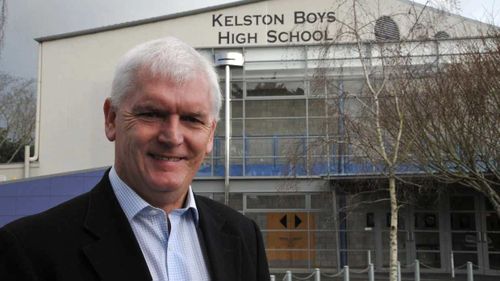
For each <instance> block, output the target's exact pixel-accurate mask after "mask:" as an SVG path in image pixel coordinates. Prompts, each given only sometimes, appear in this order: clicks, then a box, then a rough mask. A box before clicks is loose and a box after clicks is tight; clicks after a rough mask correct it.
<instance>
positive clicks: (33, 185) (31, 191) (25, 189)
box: [15, 178, 51, 197]
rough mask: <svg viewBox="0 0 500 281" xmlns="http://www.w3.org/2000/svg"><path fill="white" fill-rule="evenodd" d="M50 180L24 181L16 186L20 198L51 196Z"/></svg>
mask: <svg viewBox="0 0 500 281" xmlns="http://www.w3.org/2000/svg"><path fill="white" fill-rule="evenodd" d="M50 182H51V180H50V178H43V179H38V180H33V181H23V182H19V183H18V184H17V185H16V187H15V188H16V190H17V195H18V196H21V197H22V196H31V197H33V196H49V195H50V188H49V187H50Z"/></svg>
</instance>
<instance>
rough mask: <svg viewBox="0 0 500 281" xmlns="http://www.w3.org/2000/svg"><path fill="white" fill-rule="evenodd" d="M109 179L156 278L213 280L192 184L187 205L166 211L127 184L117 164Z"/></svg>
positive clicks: (158, 280) (160, 279) (174, 280)
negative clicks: (198, 230) (147, 200)
mask: <svg viewBox="0 0 500 281" xmlns="http://www.w3.org/2000/svg"><path fill="white" fill-rule="evenodd" d="M109 180H110V182H111V186H112V187H113V191H114V193H115V195H116V197H117V198H118V202H120V206H121V207H122V209H123V211H124V212H125V215H126V216H127V219H128V221H129V223H130V225H131V226H132V230H133V232H134V234H135V237H136V239H137V241H138V242H139V246H140V247H141V250H142V254H143V255H144V258H145V259H146V263H147V265H148V268H149V271H150V273H151V276H152V277H153V280H154V281H167V280H168V281H184V280H185V281H198V280H199V281H205V280H207V281H208V280H210V276H209V273H208V269H207V263H206V261H205V258H204V255H203V252H202V250H201V245H200V240H199V237H198V233H197V231H196V227H197V225H198V219H199V214H198V209H197V208H196V203H195V201H194V195H193V191H192V190H191V186H190V187H189V191H188V195H187V198H186V202H185V205H184V207H183V208H182V209H176V210H173V211H172V212H170V214H166V213H165V211H163V210H162V209H159V208H156V207H153V206H151V205H150V204H149V203H147V202H146V201H144V200H143V199H142V198H141V197H140V196H139V195H137V193H135V191H133V190H132V189H131V188H130V187H129V186H127V184H125V183H124V182H123V181H122V180H121V179H120V177H119V176H118V174H117V173H116V170H115V168H114V167H112V168H111V171H110V172H109ZM169 221H170V231H169Z"/></svg>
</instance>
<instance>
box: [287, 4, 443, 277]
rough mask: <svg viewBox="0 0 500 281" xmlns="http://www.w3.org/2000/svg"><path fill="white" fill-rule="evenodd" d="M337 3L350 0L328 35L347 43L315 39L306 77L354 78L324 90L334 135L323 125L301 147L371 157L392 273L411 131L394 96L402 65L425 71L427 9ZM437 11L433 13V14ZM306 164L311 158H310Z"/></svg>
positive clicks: (321, 81) (429, 64)
mask: <svg viewBox="0 0 500 281" xmlns="http://www.w3.org/2000/svg"><path fill="white" fill-rule="evenodd" d="M343 3H345V5H349V6H350V9H349V13H348V14H349V16H350V17H349V18H347V19H346V21H345V22H341V19H338V22H337V24H339V27H338V29H337V30H335V31H334V32H335V35H334V36H333V37H334V38H336V39H342V40H344V41H351V42H353V43H352V44H349V45H338V44H331V43H325V44H324V45H322V46H321V48H320V50H319V52H318V60H319V61H320V62H319V63H318V67H317V70H316V73H315V76H314V78H313V81H312V85H313V87H314V86H316V87H331V88H334V87H335V86H336V85H338V84H336V81H338V77H339V76H340V77H358V81H359V83H358V86H357V87H351V88H349V89H347V88H346V87H345V83H344V84H342V85H341V86H340V87H342V88H341V89H336V91H335V92H337V93H339V94H338V95H330V97H328V98H327V99H325V103H326V106H327V107H328V108H329V113H328V115H329V119H328V121H327V123H326V124H325V128H332V127H334V128H337V135H336V136H333V137H332V136H329V135H328V133H327V135H326V136H325V137H323V138H318V140H317V141H315V142H311V143H309V147H307V151H308V155H309V154H315V153H314V151H327V152H328V151H329V148H331V147H337V150H338V151H337V154H338V155H345V154H347V151H350V152H351V154H356V155H359V156H361V157H360V158H361V160H360V161H359V163H360V164H361V163H362V162H364V163H366V162H367V161H369V162H371V164H372V165H371V166H372V169H371V170H370V171H369V172H370V173H371V174H372V175H378V176H383V177H384V178H385V179H387V181H386V183H387V187H386V188H383V190H384V191H385V194H387V196H386V198H385V199H384V198H381V197H380V193H378V195H377V196H375V198H376V199H375V201H376V202H380V201H381V200H387V201H389V202H390V213H391V217H390V229H389V230H390V234H389V237H390V242H389V245H390V249H389V252H390V255H389V266H390V270H389V272H390V280H391V281H395V280H397V262H398V238H397V236H398V211H399V209H400V207H401V202H400V201H399V198H398V196H399V194H401V192H400V191H399V190H398V186H399V184H398V183H401V182H402V180H401V179H400V178H399V176H398V172H399V171H400V170H401V168H402V166H404V165H406V164H407V163H408V161H409V160H408V157H409V156H411V153H410V151H411V150H410V148H411V147H410V146H411V145H413V142H412V141H411V136H407V135H406V131H407V127H408V126H409V124H408V123H407V120H408V117H407V111H406V110H405V108H404V107H403V104H402V100H403V99H404V98H405V97H404V95H405V94H406V92H405V91H403V90H402V88H401V85H404V84H405V79H407V78H408V77H407V74H406V73H412V72H414V69H418V71H420V72H427V71H428V70H432V69H433V68H434V66H435V61H432V60H427V59H426V58H422V56H421V55H419V54H420V53H421V50H422V49H426V48H427V47H428V46H427V45H426V44H428V43H429V41H430V40H429V38H428V36H427V34H426V33H424V32H423V31H424V30H426V26H425V25H426V24H427V22H426V20H429V18H430V17H429V15H425V13H426V9H425V6H424V7H423V8H422V7H418V8H415V7H411V8H410V12H408V10H407V9H405V10H404V11H403V12H396V13H397V14H394V15H387V14H386V15H380V14H377V12H373V11H369V10H368V9H366V7H364V5H362V4H360V3H359V1H356V0H352V1H344V2H343ZM443 15H444V14H442V13H441V14H439V13H436V17H438V16H443ZM393 17H398V18H400V19H402V18H404V21H405V24H406V26H405V27H404V29H400V28H399V27H398V25H397V24H396V23H395V22H394V20H393V19H392V18H393ZM432 21H433V23H434V24H436V23H437V22H438V21H439V20H438V19H436V18H433V19H432ZM320 28H324V27H320ZM403 32H404V33H405V34H403ZM333 42H336V40H334V41H333ZM419 52H420V53H419ZM325 85H327V86H325ZM313 91H314V90H313ZM326 131H328V129H327V130H326ZM403 140H405V141H403ZM299 150H301V148H300V149H299ZM291 155H297V153H295V154H294V153H291ZM308 158H310V157H308ZM291 159H293V160H296V159H297V157H293V156H292V157H291ZM299 159H300V157H299ZM354 161H356V160H354ZM309 166H312V165H311V163H310V162H309ZM365 172H368V171H366V170H365ZM370 200H372V199H370ZM372 201H373V200H372ZM334 215H335V214H334Z"/></svg>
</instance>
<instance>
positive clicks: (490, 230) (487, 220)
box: [481, 199, 500, 274]
mask: <svg viewBox="0 0 500 281" xmlns="http://www.w3.org/2000/svg"><path fill="white" fill-rule="evenodd" d="M481 207H483V206H481ZM481 214H482V216H481V222H482V229H481V234H482V237H481V250H482V251H483V253H484V254H483V260H484V268H485V272H484V273H486V274H500V219H499V218H498V215H497V213H496V212H495V211H494V209H493V207H492V206H491V204H490V203H489V202H488V201H487V200H486V199H485V200H484V212H481Z"/></svg>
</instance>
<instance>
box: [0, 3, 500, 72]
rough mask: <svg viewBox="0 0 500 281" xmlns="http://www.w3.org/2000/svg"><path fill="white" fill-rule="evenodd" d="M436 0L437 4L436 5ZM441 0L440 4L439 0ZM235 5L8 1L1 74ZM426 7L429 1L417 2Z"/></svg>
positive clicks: (480, 12) (472, 13)
mask: <svg viewBox="0 0 500 281" xmlns="http://www.w3.org/2000/svg"><path fill="white" fill-rule="evenodd" d="M434 1H436V0H434ZM437 1H439V0H437ZM228 2H237V1H235V0H7V9H8V11H7V13H8V15H7V26H6V30H5V31H6V34H5V42H4V48H3V50H2V53H1V58H0V71H3V72H7V73H10V74H12V75H16V76H22V77H29V78H35V77H36V76H37V73H36V72H37V69H36V67H37V66H36V65H37V57H38V51H37V43H36V42H35V41H34V40H33V39H34V38H37V37H42V36H47V35H54V34H60V33H66V32H70V31H77V30H82V29H89V28H94V27H100V26H105V25H110V24H116V23H122V22H127V21H133V20H139V19H144V18H151V17H156V16H162V15H166V14H172V13H177V12H181V11H186V10H193V9H197V8H202V7H208V6H214V5H218V4H224V3H228ZM417 2H421V3H425V2H426V0H417ZM460 7H461V13H462V14H463V15H465V16H467V17H471V18H474V19H478V20H483V21H487V22H491V19H495V22H496V24H497V25H498V24H499V23H500V0H462V1H461V2H460Z"/></svg>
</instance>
